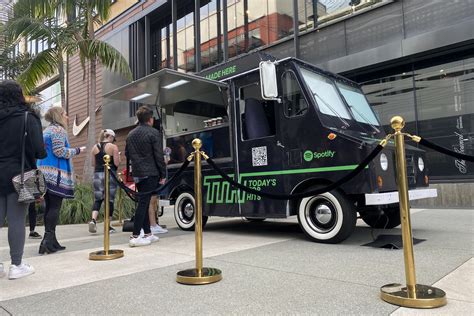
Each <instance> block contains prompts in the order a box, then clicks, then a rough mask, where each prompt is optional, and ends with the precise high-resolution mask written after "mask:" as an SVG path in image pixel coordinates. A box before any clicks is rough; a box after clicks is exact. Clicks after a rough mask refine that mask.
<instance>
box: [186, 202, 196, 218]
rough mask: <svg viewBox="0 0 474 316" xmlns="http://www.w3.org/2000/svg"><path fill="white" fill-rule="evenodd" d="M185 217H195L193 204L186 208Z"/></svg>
mask: <svg viewBox="0 0 474 316" xmlns="http://www.w3.org/2000/svg"><path fill="white" fill-rule="evenodd" d="M184 215H185V216H186V217H188V218H191V217H193V215H194V206H193V204H192V203H187V204H186V205H185V206H184Z"/></svg>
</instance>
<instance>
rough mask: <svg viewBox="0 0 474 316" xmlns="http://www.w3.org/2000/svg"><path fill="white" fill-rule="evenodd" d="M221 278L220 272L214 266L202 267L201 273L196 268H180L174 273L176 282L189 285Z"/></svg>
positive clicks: (208, 282) (212, 281) (215, 280)
mask: <svg viewBox="0 0 474 316" xmlns="http://www.w3.org/2000/svg"><path fill="white" fill-rule="evenodd" d="M220 280H222V272H221V270H219V269H214V268H202V273H201V275H198V273H197V270H196V269H187V270H182V271H179V272H178V273H176V282H178V283H181V284H190V285H203V284H210V283H214V282H218V281H220Z"/></svg>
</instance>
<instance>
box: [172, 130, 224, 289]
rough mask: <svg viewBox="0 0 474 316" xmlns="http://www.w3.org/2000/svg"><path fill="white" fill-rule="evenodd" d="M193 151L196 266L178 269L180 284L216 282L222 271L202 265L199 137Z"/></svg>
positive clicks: (194, 143)
mask: <svg viewBox="0 0 474 316" xmlns="http://www.w3.org/2000/svg"><path fill="white" fill-rule="evenodd" d="M193 147H194V149H195V151H194V192H195V193H196V194H195V203H196V205H195V209H196V211H195V212H194V231H195V236H196V237H195V238H196V268H195V269H187V270H182V271H179V272H178V273H177V275H176V281H177V282H178V283H182V284H190V285H203V284H210V283H214V282H218V281H220V280H221V279H222V272H221V270H219V269H215V268H207V267H206V268H203V267H202V188H201V157H202V154H203V153H202V152H201V147H202V142H201V140H200V139H199V138H196V139H194V140H193Z"/></svg>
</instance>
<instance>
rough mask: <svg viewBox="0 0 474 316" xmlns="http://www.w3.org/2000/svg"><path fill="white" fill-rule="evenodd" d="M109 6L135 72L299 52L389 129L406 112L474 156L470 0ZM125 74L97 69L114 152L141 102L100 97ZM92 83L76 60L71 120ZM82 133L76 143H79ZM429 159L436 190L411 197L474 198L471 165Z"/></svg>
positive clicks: (187, 0) (101, 119) (112, 26)
mask: <svg viewBox="0 0 474 316" xmlns="http://www.w3.org/2000/svg"><path fill="white" fill-rule="evenodd" d="M112 8H113V9H114V10H115V14H114V16H115V17H114V18H113V19H111V21H109V23H107V24H106V25H104V26H103V27H101V28H100V29H98V30H97V36H98V37H99V38H101V39H102V40H105V41H107V42H109V43H110V44H112V45H113V46H114V47H116V48H117V49H118V50H119V51H121V52H122V54H123V55H124V56H125V57H126V58H127V59H128V60H129V64H130V66H131V69H132V72H133V76H134V79H139V78H142V77H144V76H146V75H148V74H151V73H153V72H156V71H158V70H160V69H162V68H164V67H168V68H173V69H177V70H179V71H183V72H193V73H194V72H200V71H202V70H205V69H206V68H209V67H212V66H214V65H217V64H220V63H225V62H227V61H229V60H231V59H232V58H234V57H236V56H239V55H241V54H244V53H247V52H251V51H256V50H262V51H265V52H267V53H269V54H271V55H273V56H275V57H277V58H284V57H288V56H296V57H298V58H300V59H302V60H305V61H307V62H310V63H312V64H315V65H317V66H319V67H321V68H323V69H326V70H329V71H332V72H335V73H339V74H342V75H344V76H346V77H349V78H351V79H352V80H354V81H356V82H358V83H360V84H361V85H362V88H363V90H364V92H365V93H366V95H367V98H368V100H369V102H370V103H371V105H372V106H373V108H374V110H375V111H376V113H377V114H378V116H379V119H380V121H381V123H382V124H383V126H384V128H385V129H386V131H387V132H389V131H390V126H389V121H390V118H391V117H392V116H394V115H402V116H403V117H404V118H405V120H406V122H407V126H406V129H407V131H408V132H409V133H413V134H417V135H420V136H422V137H425V138H426V139H429V140H431V141H433V142H436V143H437V144H440V145H442V146H444V147H447V148H450V149H452V150H455V151H458V152H463V153H465V154H468V155H474V53H473V52H474V1H472V0H464V1H460V0H445V1H439V0H431V1H419V0H361V1H350V0H317V1H316V0H210V1H209V0H206V1H199V0H180V1H177V0H158V1H120V0H118V1H115V3H114V5H113V6H112ZM315 12H316V14H314V13H315ZM196 21H200V22H199V23H196ZM86 77H87V76H86ZM125 83H126V81H125V80H124V79H123V78H121V77H120V76H119V75H117V74H114V73H110V72H108V71H106V70H104V71H102V73H101V74H100V75H99V76H98V89H97V99H98V100H99V101H98V102H99V104H97V108H98V109H99V111H98V112H97V122H98V124H97V128H96V129H97V131H99V130H100V129H101V128H102V127H103V128H113V129H115V130H118V139H119V143H118V145H119V146H120V147H121V150H123V149H124V148H123V143H124V140H125V137H126V135H127V133H128V131H129V130H130V128H131V127H132V126H133V125H134V122H135V117H134V113H135V110H136V108H137V107H138V106H139V104H137V103H134V102H122V101H113V100H108V99H102V98H101V96H102V95H103V94H104V93H106V92H109V91H111V90H113V89H116V88H118V87H120V86H121V85H123V84H125ZM88 88H89V87H88V86H87V80H83V75H82V69H81V68H80V63H79V60H78V58H72V59H71V60H70V61H69V78H68V104H69V109H68V112H69V115H70V117H71V118H74V117H76V122H75V123H77V124H79V123H80V122H81V121H82V120H84V119H86V117H87V116H88V113H87V107H86V104H87V102H86V101H87V100H86V99H85V98H87V89H88ZM86 134H87V132H86V129H84V130H83V131H82V132H81V133H79V134H78V135H77V136H74V137H71V141H72V143H73V144H74V145H83V144H85V142H86V139H87V135H86ZM77 159H78V160H76V161H75V165H76V169H77V170H78V171H79V172H78V173H81V171H80V170H81V169H82V164H83V161H82V160H80V159H84V158H83V157H79V158H77ZM427 164H428V165H429V168H430V177H431V183H432V184H433V185H434V186H435V187H437V188H438V189H439V197H438V198H437V199H432V200H431V201H423V202H419V203H418V205H430V204H431V205H432V206H443V207H472V206H474V200H473V196H474V165H473V164H472V163H469V162H466V161H463V160H458V159H453V158H449V157H447V156H444V155H441V154H439V153H437V152H433V151H430V150H427ZM420 203H422V204H420Z"/></svg>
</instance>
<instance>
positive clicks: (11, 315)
mask: <svg viewBox="0 0 474 316" xmlns="http://www.w3.org/2000/svg"><path fill="white" fill-rule="evenodd" d="M0 308H1V309H3V310H4V311H5V312H6V313H7V314H8V315H10V316H13V314H12V313H10V312H9V311H8V310H6V309H5V307H3V306H0Z"/></svg>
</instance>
